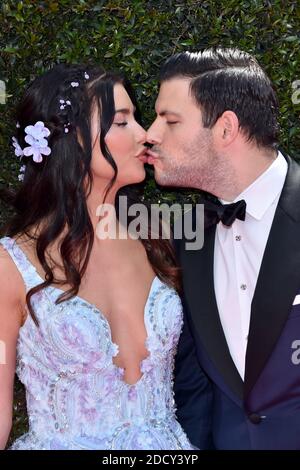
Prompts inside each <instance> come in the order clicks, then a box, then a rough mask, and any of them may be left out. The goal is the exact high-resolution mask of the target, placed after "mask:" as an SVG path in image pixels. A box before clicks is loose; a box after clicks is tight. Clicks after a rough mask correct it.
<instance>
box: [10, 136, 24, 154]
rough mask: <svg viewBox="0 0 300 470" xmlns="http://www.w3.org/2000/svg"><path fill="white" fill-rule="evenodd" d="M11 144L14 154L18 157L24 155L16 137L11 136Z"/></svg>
mask: <svg viewBox="0 0 300 470" xmlns="http://www.w3.org/2000/svg"><path fill="white" fill-rule="evenodd" d="M12 144H13V146H14V148H15V156H16V157H20V158H21V157H23V155H24V152H23V149H22V147H20V145H19V142H18V141H17V139H16V137H13V138H12Z"/></svg>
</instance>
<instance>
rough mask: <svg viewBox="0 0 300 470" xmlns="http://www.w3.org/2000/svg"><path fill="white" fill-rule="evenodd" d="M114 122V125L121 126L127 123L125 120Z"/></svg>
mask: <svg viewBox="0 0 300 470" xmlns="http://www.w3.org/2000/svg"><path fill="white" fill-rule="evenodd" d="M114 124H116V126H119V127H122V126H126V125H127V124H128V122H126V121H123V122H115V123H114Z"/></svg>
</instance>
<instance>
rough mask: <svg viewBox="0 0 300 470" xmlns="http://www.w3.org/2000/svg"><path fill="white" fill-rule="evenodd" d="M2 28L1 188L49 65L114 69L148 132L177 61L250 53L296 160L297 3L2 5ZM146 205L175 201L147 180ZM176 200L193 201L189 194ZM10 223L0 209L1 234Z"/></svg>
mask: <svg viewBox="0 0 300 470" xmlns="http://www.w3.org/2000/svg"><path fill="white" fill-rule="evenodd" d="M0 25H1V30H0V47H1V51H0V80H2V81H3V82H5V84H6V97H4V96H3V94H2V95H0V103H2V104H0V185H1V184H2V185H9V186H13V187H14V186H15V185H16V184H18V182H17V174H18V170H19V168H18V167H19V164H18V162H17V159H16V158H15V157H14V154H13V152H12V149H11V147H10V139H11V136H12V135H13V134H14V130H15V122H14V117H13V109H14V106H15V104H16V102H17V101H18V99H19V97H20V96H21V94H22V92H23V89H24V87H25V86H26V84H28V82H29V81H31V80H32V79H33V78H34V77H35V76H36V75H38V74H40V73H42V72H43V71H44V70H46V69H47V68H49V67H50V66H51V65H52V64H54V63H57V62H66V61H67V62H89V61H91V62H96V63H100V64H103V65H104V66H105V67H106V68H107V69H116V70H118V69H122V70H123V71H124V72H125V73H126V74H127V76H128V78H130V79H131V81H132V83H133V85H134V87H135V89H136V92H137V96H138V100H139V103H140V106H141V109H142V112H143V116H144V124H145V126H148V125H149V124H150V123H151V121H152V119H153V117H154V101H155V98H156V95H157V74H158V70H159V66H160V64H161V63H162V62H163V61H164V60H165V59H166V58H167V57H168V56H169V55H171V54H173V53H175V52H178V51H182V50H190V51H195V50H199V49H200V48H204V47H210V46H217V45H222V46H237V47H239V48H241V49H243V50H245V51H248V52H250V53H252V54H254V55H255V56H256V58H257V59H258V61H259V62H260V64H261V65H262V66H263V67H264V69H265V70H266V72H267V73H268V75H269V76H270V78H271V79H272V81H273V83H274V84H275V88H276V90H277V93H278V95H279V101H280V109H281V120H280V122H281V127H282V131H281V142H282V148H283V149H284V150H285V151H287V152H288V153H290V155H291V156H293V157H295V158H296V159H299V160H300V145H299V144H300V125H299V112H300V92H298V91H297V90H300V67H299V64H300V34H299V30H300V5H299V0H295V1H289V0H273V1H267V0H249V1H247V0H245V1H236V0H226V2H225V1H219V0H217V1H209V0H207V1H205V0H204V1H193V0H187V1H180V0H178V1H176V0H165V1H162V0H157V1H155V0H150V1H138V0H133V1H127V0H112V1H103V0H102V1H101V0H100V1H99V0H98V1H94V0H89V1H86V0H80V1H73V0H60V1H52V0H45V1H30V0H24V1H15V0H8V1H5V0H2V1H1V2H0ZM297 80H299V82H298V83H297V82H296V81H297ZM293 86H294V87H297V89H295V88H293ZM0 93H1V91H0ZM293 94H294V100H293V101H294V103H293V101H292V96H293ZM4 101H5V103H4ZM146 197H148V198H150V199H153V200H155V201H166V202H168V201H169V202H172V201H174V200H176V199H178V198H181V197H182V193H180V192H164V193H163V194H162V193H161V190H160V188H159V187H157V186H156V184H155V182H154V180H153V178H152V175H151V173H150V174H149V176H148V179H147V186H146ZM184 197H192V198H193V192H190V193H188V194H186V193H184ZM8 216H9V211H8V209H7V208H6V207H4V206H3V205H2V204H0V225H1V224H2V223H3V222H4V221H5V220H6V219H7V217H8ZM14 411H15V419H14V428H13V433H12V437H11V439H15V438H16V437H17V436H18V435H20V434H21V433H23V432H24V430H26V427H27V421H26V411H25V405H24V395H23V390H22V387H21V386H20V384H19V383H17V385H16V398H15V405H14Z"/></svg>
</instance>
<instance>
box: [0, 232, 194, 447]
mask: <svg viewBox="0 0 300 470" xmlns="http://www.w3.org/2000/svg"><path fill="white" fill-rule="evenodd" d="M0 243H1V244H2V246H3V247H4V248H5V249H6V250H7V251H8V253H9V254H10V256H11V257H12V259H13V261H14V262H15V264H16V266H17V268H18V270H19V271H20V273H21V275H22V277H23V279H24V282H25V285H26V290H27V291H28V290H29V289H30V288H31V287H33V286H35V285H37V284H39V283H41V282H42V280H41V277H40V276H39V274H38V273H37V271H36V269H35V267H34V266H33V265H32V264H31V263H30V262H29V260H28V259H27V257H26V256H25V253H24V252H23V251H22V250H21V248H20V247H19V246H18V244H17V243H16V242H15V240H14V239H12V238H10V237H3V238H1V239H0ZM61 292H62V291H61V290H60V289H58V288H56V287H52V286H49V287H47V288H46V289H44V290H42V291H40V292H38V293H37V294H35V295H33V297H32V304H33V306H34V310H35V313H36V315H37V318H38V320H39V324H40V326H39V328H37V327H36V326H35V324H34V322H33V320H32V318H31V317H30V315H28V317H27V319H26V321H25V323H24V325H23V326H22V327H21V329H20V333H19V338H18V344H17V374H18V377H19V378H20V380H21V382H22V383H23V384H24V386H25V388H26V400H27V412H28V416H29V432H28V433H26V434H25V435H23V436H22V437H20V438H19V439H17V440H16V441H15V442H14V443H13V445H12V446H11V447H10V449H13V450H19V449H20V450H21V449H22V450H23V449H28V450H29V449H32V450H38V449H46V450H52V449H53V450H54V449H106V450H107V449H118V450H125V449H127V450H130V449H133V450H136V449H145V450H148V449H154V450H159V449H164V450H172V449H194V447H193V446H192V444H191V443H190V442H189V440H188V438H187V436H186V434H185V433H184V431H183V429H182V428H181V426H180V424H179V423H178V422H177V420H176V416H175V405H174V400H173V367H174V355H175V352H176V347H177V343H178V340H179V336H180V332H181V328H182V321H183V320H182V306H181V302H180V299H179V297H178V295H177V293H176V291H175V290H174V289H171V288H170V287H168V286H167V285H166V284H164V283H163V282H162V281H160V279H159V278H158V277H155V278H154V280H153V282H152V285H151V289H150V292H149V296H148V299H147V302H146V305H145V310H144V321H145V327H146V331H147V340H146V347H147V349H148V351H149V356H148V357H147V358H146V359H144V360H143V361H142V362H141V373H142V374H143V375H142V377H141V378H140V379H139V380H138V382H137V383H136V384H133V385H129V384H127V383H126V382H125V381H124V380H123V372H124V371H123V369H120V368H118V367H117V366H116V365H115V364H114V363H113V358H114V357H115V356H116V355H117V354H118V346H117V345H116V344H114V343H113V341H112V338H111V331H110V326H109V323H108V321H107V319H106V317H105V316H104V315H103V314H102V313H101V312H100V311H99V310H98V309H97V308H96V307H95V306H93V305H92V304H90V303H89V302H87V301H85V300H83V299H81V298H80V297H78V296H77V297H74V298H72V299H70V300H68V301H65V302H63V303H61V304H58V305H56V304H55V300H56V299H57V297H58V295H59V294H60V293H61Z"/></svg>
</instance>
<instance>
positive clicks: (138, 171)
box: [91, 84, 146, 188]
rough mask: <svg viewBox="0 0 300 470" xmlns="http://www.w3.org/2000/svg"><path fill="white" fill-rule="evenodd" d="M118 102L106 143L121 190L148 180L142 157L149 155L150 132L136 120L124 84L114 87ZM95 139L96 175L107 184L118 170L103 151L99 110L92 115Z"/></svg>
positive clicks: (94, 158) (93, 137)
mask: <svg viewBox="0 0 300 470" xmlns="http://www.w3.org/2000/svg"><path fill="white" fill-rule="evenodd" d="M114 100H115V109H116V113H115V116H114V120H113V123H112V125H111V127H110V129H109V131H108V132H107V134H106V136H105V143H106V145H107V148H108V150H109V152H110V154H111V155H112V157H113V159H114V161H115V163H116V165H117V167H118V176H117V180H116V182H115V186H114V187H117V188H120V187H122V186H126V185H127V184H132V183H139V182H141V181H143V180H144V178H145V175H146V173H145V169H144V162H145V158H144V159H143V157H142V155H143V154H144V153H145V147H144V143H145V141H146V132H145V130H144V129H143V128H142V127H141V126H140V125H139V124H138V123H137V122H136V120H135V118H134V106H133V104H132V101H131V99H130V98H129V96H128V93H127V91H126V90H125V88H124V86H123V85H121V84H116V85H115V86H114ZM92 139H93V140H92V142H93V152H92V162H91V169H92V172H93V176H94V178H99V179H100V180H101V179H102V180H103V183H104V184H105V185H106V184H107V183H108V182H109V181H110V180H111V179H112V177H113V176H114V170H113V168H112V167H111V165H110V164H109V163H108V162H107V161H106V160H105V158H104V157H103V155H102V152H101V149H100V143H99V117H98V112H96V111H95V112H94V114H93V116H92Z"/></svg>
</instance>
